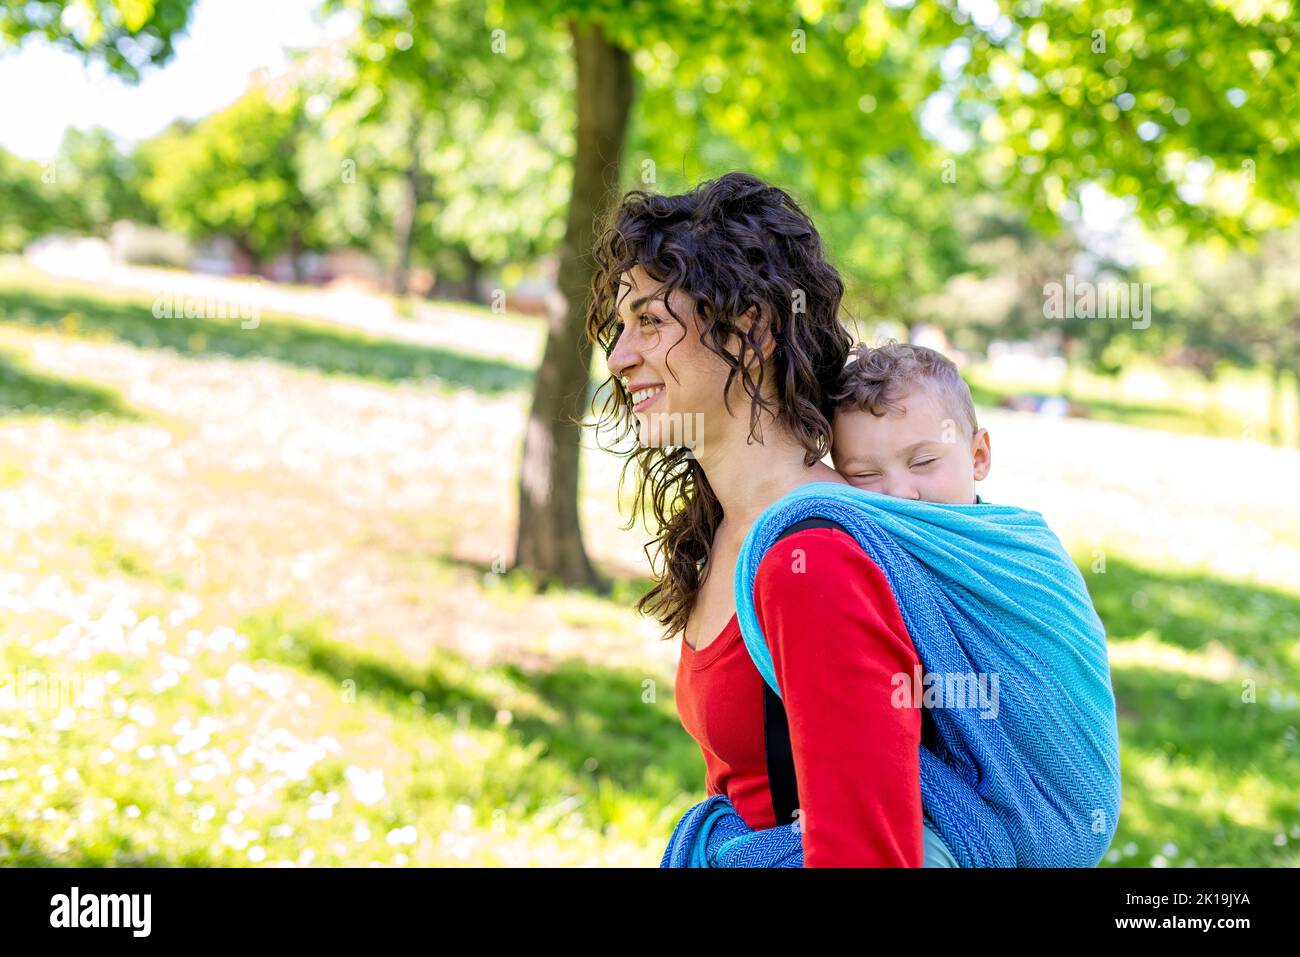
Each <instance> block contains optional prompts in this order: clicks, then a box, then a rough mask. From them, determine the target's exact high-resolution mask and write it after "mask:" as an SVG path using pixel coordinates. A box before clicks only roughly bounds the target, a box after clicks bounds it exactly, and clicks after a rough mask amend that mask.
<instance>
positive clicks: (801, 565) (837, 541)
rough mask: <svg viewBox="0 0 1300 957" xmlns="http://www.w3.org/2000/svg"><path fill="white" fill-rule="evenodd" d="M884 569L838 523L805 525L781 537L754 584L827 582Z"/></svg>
mask: <svg viewBox="0 0 1300 957" xmlns="http://www.w3.org/2000/svg"><path fill="white" fill-rule="evenodd" d="M864 574H865V575H868V576H879V577H880V580H881V581H883V580H884V573H883V572H881V570H880V567H879V566H878V565H877V564H876V563H875V562H874V561H872V560H871V558H870V557H869V556H868V555H867V553H866V552H865V551H864V550H863V548H862V546H861V545H859V544H858V543H857V541H856V540H855V539H854V538H853V536H852V535H850V534H849V533H848V532H846V531H845V530H844V529H843V528H840V527H838V526H830V527H812V528H801V529H798V530H796V531H793V532H790V533H789V534H787V535H786V536H785V537H784V538H780V539H777V540H776V541H775V542H773V543H772V545H771V546H770V547H769V548H768V550H767V552H766V553H765V554H764V555H763V557H762V559H760V560H759V563H758V573H757V577H756V578H755V582H754V587H755V589H756V590H758V589H760V588H772V587H783V588H784V587H788V586H790V585H795V586H799V585H812V584H814V583H816V584H819V585H821V586H823V587H824V586H825V585H826V584H827V583H828V582H830V581H834V580H836V579H838V578H840V577H843V576H852V577H855V578H856V577H858V576H861V575H864Z"/></svg>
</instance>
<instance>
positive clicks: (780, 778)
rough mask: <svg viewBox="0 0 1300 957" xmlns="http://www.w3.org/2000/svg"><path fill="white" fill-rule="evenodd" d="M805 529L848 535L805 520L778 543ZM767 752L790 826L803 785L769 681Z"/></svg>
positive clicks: (771, 781) (776, 808) (782, 815)
mask: <svg viewBox="0 0 1300 957" xmlns="http://www.w3.org/2000/svg"><path fill="white" fill-rule="evenodd" d="M805 528H838V529H839V530H840V531H842V532H845V533H846V534H847V530H846V529H845V528H844V526H843V525H841V524H839V523H838V522H832V521H831V520H830V519H828V518H805V519H804V520H803V521H801V522H796V523H795V524H793V525H791V526H790V527H789V528H787V529H786V530H785V531H784V532H782V533H781V534H780V535H778V536H777V541H780V540H781V539H783V538H785V537H786V536H787V535H792V534H794V533H795V532H799V531H803V530H804V529H805ZM763 750H764V754H765V755H766V756H767V784H768V789H769V790H770V791H771V793H772V811H773V813H774V814H775V815H776V823H777V824H778V825H780V824H789V823H791V822H793V821H794V812H795V811H796V810H797V809H798V807H799V783H798V781H796V780H795V773H794V750H793V749H792V748H791V747H790V724H789V721H788V720H787V719H786V716H785V705H784V704H782V703H781V699H780V697H779V696H778V695H777V693H776V692H775V691H773V690H772V688H771V686H770V685H769V684H768V683H767V682H766V681H764V682H763Z"/></svg>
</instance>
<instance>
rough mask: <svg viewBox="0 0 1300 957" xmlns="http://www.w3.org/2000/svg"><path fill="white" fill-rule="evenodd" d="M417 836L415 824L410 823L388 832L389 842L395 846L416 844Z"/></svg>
mask: <svg viewBox="0 0 1300 957" xmlns="http://www.w3.org/2000/svg"><path fill="white" fill-rule="evenodd" d="M415 838H416V831H415V825H413V824H408V825H406V827H395V828H393V829H392V830H391V831H389V832H388V836H387V840H388V843H389V844H391V845H393V847H398V846H399V845H402V844H414V843H415Z"/></svg>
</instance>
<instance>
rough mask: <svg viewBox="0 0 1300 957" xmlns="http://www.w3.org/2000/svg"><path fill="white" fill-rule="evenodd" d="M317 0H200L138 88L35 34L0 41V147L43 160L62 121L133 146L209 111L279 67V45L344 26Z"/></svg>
mask: <svg viewBox="0 0 1300 957" xmlns="http://www.w3.org/2000/svg"><path fill="white" fill-rule="evenodd" d="M319 7H320V0H198V3H196V4H195V8H194V12H193V14H192V17H191V20H190V26H189V29H188V31H187V35H186V36H183V37H181V38H180V39H179V40H178V41H177V43H176V55H175V56H174V57H173V58H172V59H171V60H170V61H169V62H168V64H167V65H166V66H165V67H163V68H162V69H157V68H154V69H150V70H148V71H147V72H146V73H145V74H144V78H143V79H142V80H141V81H140V84H139V85H138V86H131V85H129V84H127V83H124V82H123V81H121V80H119V79H116V78H115V77H112V76H109V75H108V73H107V71H106V70H105V69H103V68H102V67H100V66H98V65H94V64H92V65H90V66H83V65H82V62H81V57H79V56H78V55H76V54H75V53H68V52H63V51H61V50H56V49H54V48H52V47H51V46H49V45H48V44H47V43H45V42H44V41H43V40H40V39H35V38H34V39H32V40H29V41H28V42H27V43H25V44H24V45H23V46H22V47H21V48H20V49H18V50H17V51H15V50H13V49H11V48H4V47H0V147H3V148H5V149H6V150H8V151H9V152H11V153H16V154H18V155H19V156H23V157H26V158H28V159H34V160H48V159H49V158H50V157H51V156H53V154H54V152H55V150H56V149H57V148H58V145H59V141H60V140H61V139H62V137H63V131H64V130H65V129H66V128H67V127H69V126H75V127H81V128H84V127H89V126H96V125H98V126H104V127H107V128H108V129H109V130H111V131H112V132H113V133H115V134H117V135H118V137H119V138H122V139H124V140H125V141H126V142H128V143H132V142H137V141H139V140H143V139H148V138H149V137H150V136H153V135H154V134H155V133H157V132H159V131H160V130H162V129H163V128H164V127H165V126H166V125H167V124H168V123H170V122H171V121H172V120H173V119H175V118H176V117H178V116H183V117H187V118H190V119H197V118H199V117H201V116H204V115H206V114H208V113H211V112H212V111H213V110H215V109H217V108H219V107H222V106H224V105H226V104H227V103H230V102H231V101H232V100H234V99H236V98H237V97H238V96H239V95H240V94H241V93H242V92H243V91H244V88H245V86H246V84H247V82H248V74H249V73H250V72H251V71H253V70H254V69H256V68H257V67H271V68H272V69H273V70H277V71H278V70H279V69H282V68H283V67H284V66H286V65H287V62H288V61H287V58H286V56H285V52H284V51H285V48H286V47H310V46H317V45H319V44H321V43H322V42H324V41H325V40H326V39H328V38H329V36H330V35H331V32H337V31H338V30H340V29H344V28H345V26H346V24H345V23H344V22H342V21H336V22H335V24H334V26H333V28H332V31H331V30H330V29H329V28H327V27H325V26H323V25H322V24H320V23H318V22H317V14H316V11H317V9H318V8H319Z"/></svg>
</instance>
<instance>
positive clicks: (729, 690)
mask: <svg viewBox="0 0 1300 957" xmlns="http://www.w3.org/2000/svg"><path fill="white" fill-rule="evenodd" d="M754 597H755V603H756V606H757V613H758V620H759V624H760V625H761V626H762V629H763V634H764V635H765V636H766V638H767V642H768V647H769V649H770V650H771V654H772V663H773V666H774V668H775V669H776V676H777V683H778V685H779V686H780V688H781V693H782V698H783V701H784V704H785V710H786V717H787V720H788V722H789V727H790V745H791V749H792V750H793V752H794V766H795V776H796V778H797V780H798V783H799V804H800V808H799V822H800V829H801V840H802V842H803V851H804V866H805V867H920V866H921V863H922V860H923V852H922V840H921V778H920V755H919V746H920V742H921V711H920V710H919V709H917V708H912V707H895V706H894V704H893V694H894V689H895V687H896V686H897V682H896V681H895V680H894V676H895V675H898V674H903V675H905V676H907V679H908V682H909V684H908V687H909V688H910V687H911V680H912V676H913V674H914V671H913V669H914V668H916V667H919V659H918V658H917V654H916V649H915V647H914V646H913V644H912V639H911V637H910V636H909V635H908V633H907V627H906V625H904V623H903V618H902V614H901V613H900V612H899V609H898V603H897V601H896V600H895V598H894V594H893V591H892V590H891V589H890V587H889V582H888V581H887V580H886V578H885V575H884V572H882V571H881V570H880V567H879V566H878V565H876V564H875V562H873V561H872V560H871V559H870V558H868V557H867V555H866V553H865V552H863V550H862V548H861V547H860V546H859V545H858V544H857V542H855V541H854V540H853V539H852V538H850V537H849V536H848V535H846V534H845V533H844V532H841V531H840V530H838V529H831V528H810V529H805V530H803V531H799V532H795V533H794V534H793V535H789V536H787V537H786V538H783V539H781V540H779V541H778V542H776V543H775V544H774V545H773V546H772V547H771V548H770V549H768V551H767V554H766V555H764V556H763V560H762V561H761V562H760V564H759V567H758V575H757V578H756V580H755V583H754ZM681 649H682V652H681V659H680V661H679V662H678V666H677V684H676V698H677V709H678V713H679V715H680V717H681V722H682V726H683V727H684V728H685V729H686V731H687V732H688V733H689V734H690V735H691V737H693V738H694V739H695V740H696V742H698V743H699V745H700V749H701V750H702V751H703V752H704V763H705V766H706V769H707V775H706V788H707V791H708V793H709V794H710V795H713V794H725V795H726V796H727V797H728V799H729V800H730V801H731V803H732V804H733V805H735V808H736V810H737V811H738V812H739V813H740V816H741V817H742V818H744V819H745V822H746V823H747V824H748V825H749V826H750V827H752V828H755V829H762V828H769V827H774V826H775V825H776V813H775V811H774V810H773V808H772V799H771V794H770V792H769V789H768V781H767V760H766V756H765V754H764V747H763V740H764V738H763V685H762V681H763V679H762V677H761V676H760V675H759V673H758V670H757V668H755V667H754V663H753V661H752V660H751V659H750V657H749V654H748V652H747V651H746V650H745V643H744V641H742V640H741V634H740V624H739V622H738V620H737V618H736V617H735V616H732V619H731V621H730V622H728V623H727V626H726V627H725V628H724V629H723V630H722V633H721V634H720V635H718V636H717V638H715V639H714V640H713V641H712V642H710V643H709V644H707V645H705V646H704V647H703V648H702V650H700V651H696V650H694V649H692V648H691V647H690V646H689V645H687V644H686V642H685V641H683V642H682V644H681Z"/></svg>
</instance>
